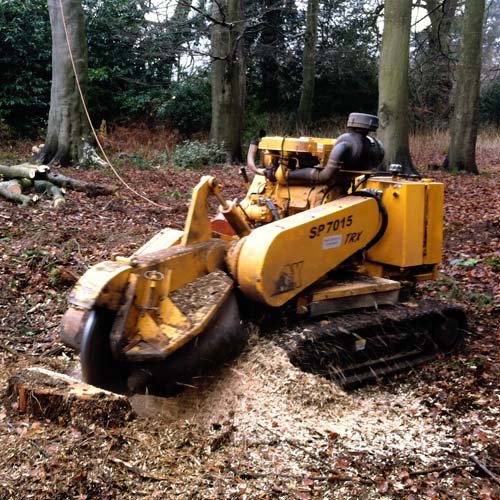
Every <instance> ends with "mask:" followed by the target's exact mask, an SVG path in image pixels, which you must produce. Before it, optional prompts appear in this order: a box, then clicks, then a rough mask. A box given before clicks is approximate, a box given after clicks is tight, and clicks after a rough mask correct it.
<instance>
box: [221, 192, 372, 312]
mask: <svg viewBox="0 0 500 500" xmlns="http://www.w3.org/2000/svg"><path fill="white" fill-rule="evenodd" d="M380 224H381V221H380V217H379V213H378V210H377V202H376V201H375V200H374V199H371V198H361V197H357V196H347V197H344V198H341V199H338V200H335V201H331V202H329V203H326V204H323V205H319V206H317V207H315V208H312V209H310V210H306V211H304V212H302V213H298V214H295V215H291V216H290V217H286V218H285V219H281V220H278V221H275V222H272V223H270V224H266V225H264V226H262V227H259V228H257V229H255V230H254V231H252V233H251V234H250V235H249V236H246V237H245V238H243V239H242V240H241V242H240V243H239V244H238V246H237V249H236V251H235V255H232V256H231V257H230V259H229V268H230V271H231V272H232V274H233V276H234V277H235V278H236V282H237V283H238V286H239V287H240V289H241V290H242V291H243V293H244V294H245V296H247V297H248V298H250V299H252V300H255V301H258V302H263V303H265V304H267V305H270V306H275V307H276V306H281V305H283V304H284V303H286V302H288V301H289V300H290V299H291V298H293V297H295V296H296V295H297V294H298V293H300V292H301V291H302V290H304V289H305V288H306V287H308V286H310V285H311V284H313V283H315V282H316V281H317V280H319V279H320V278H322V277H323V276H324V275H325V274H326V273H328V272H329V271H331V270H332V269H334V268H336V267H337V266H338V265H339V264H340V263H341V262H343V261H344V260H346V259H347V258H348V257H350V256H351V255H353V254H354V253H356V252H357V251H358V250H361V249H362V248H364V247H365V246H366V245H367V244H368V243H369V242H370V241H371V240H372V239H373V238H374V236H375V235H376V234H377V230H378V229H379V227H380Z"/></svg>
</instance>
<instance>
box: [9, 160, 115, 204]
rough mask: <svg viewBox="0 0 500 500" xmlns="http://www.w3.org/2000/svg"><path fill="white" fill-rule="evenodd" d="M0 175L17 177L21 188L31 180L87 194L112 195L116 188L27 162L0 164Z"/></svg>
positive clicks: (28, 185)
mask: <svg viewBox="0 0 500 500" xmlns="http://www.w3.org/2000/svg"><path fill="white" fill-rule="evenodd" d="M0 176H3V177H5V178H6V179H19V182H20V183H21V186H22V187H23V188H24V187H31V185H32V181H33V180H34V181H35V183H36V181H46V182H47V183H50V184H53V185H54V186H59V187H62V188H69V189H72V190H73V191H81V192H84V193H87V194H88V195H89V196H101V195H103V196H106V195H112V194H115V193H116V191H117V190H118V188H117V187H116V186H112V185H103V184H95V183H94V182H87V181H82V180H80V179H74V178H73V177H67V176H65V175H62V174H55V173H52V172H50V171H49V167H48V166H47V165H31V164H29V163H24V164H22V165H13V166H11V167H7V166H5V165H0ZM40 186H42V184H40ZM51 193H52V195H54V194H56V191H54V190H52V189H51Z"/></svg>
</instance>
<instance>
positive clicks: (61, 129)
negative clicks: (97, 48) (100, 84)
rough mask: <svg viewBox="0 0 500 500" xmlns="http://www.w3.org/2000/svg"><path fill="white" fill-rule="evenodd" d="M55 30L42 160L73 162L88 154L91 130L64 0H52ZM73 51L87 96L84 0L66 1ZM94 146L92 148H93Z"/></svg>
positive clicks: (50, 12)
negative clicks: (47, 119)
mask: <svg viewBox="0 0 500 500" xmlns="http://www.w3.org/2000/svg"><path fill="white" fill-rule="evenodd" d="M48 6H49V14H50V25H51V29H52V87H51V95H50V111H49V122H48V126H47V137H46V140H45V146H44V147H43V148H42V150H41V152H40V154H39V156H38V160H39V161H41V162H42V163H44V164H60V165H70V164H72V163H78V162H80V161H81V160H82V159H84V158H85V156H86V155H88V151H89V143H90V140H89V137H90V129H89V124H88V121H87V118H86V116H85V114H84V110H83V105H82V101H81V98H80V95H79V93H78V88H77V85H76V80H75V76H74V72H73V67H72V64H71V59H70V54H69V50H68V45H67V41H66V34H65V30H64V25H63V18H62V12H61V4H60V0H48ZM62 6H63V10H64V17H65V19H66V25H67V29H68V35H69V41H70V45H71V51H72V53H73V56H74V59H75V65H76V70H77V74H78V79H79V81H80V85H81V88H82V91H83V94H84V96H86V92H87V84H88V63H87V41H86V34H85V19H84V13H83V8H82V4H81V1H80V0H62ZM91 149H92V148H91Z"/></svg>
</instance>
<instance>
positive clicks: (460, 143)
mask: <svg viewBox="0 0 500 500" xmlns="http://www.w3.org/2000/svg"><path fill="white" fill-rule="evenodd" d="M484 6H485V2H484V0H467V2H465V12H464V25H463V31H462V43H461V49H460V59H459V62H458V67H457V89H456V93H455V103H454V104H455V107H454V111H453V119H452V124H451V138H450V149H449V152H448V158H447V161H446V162H445V164H447V166H448V168H450V169H451V170H464V171H467V172H471V173H474V174H478V173H479V171H478V169H477V164H476V142H477V132H478V127H479V85H480V76H481V45H482V39H483V18H484Z"/></svg>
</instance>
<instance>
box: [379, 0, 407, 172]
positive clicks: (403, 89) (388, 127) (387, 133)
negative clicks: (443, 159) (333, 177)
mask: <svg viewBox="0 0 500 500" xmlns="http://www.w3.org/2000/svg"><path fill="white" fill-rule="evenodd" d="M410 22H411V0H386V2H385V14H384V33H383V36H382V52H381V56H380V70H379V80H378V89H379V97H378V99H379V100H378V114H379V119H380V128H379V132H378V135H379V137H380V138H381V139H382V141H383V142H384V146H385V165H386V167H387V166H388V165H390V164H391V163H397V164H400V165H402V166H403V169H404V171H406V172H411V173H416V170H415V167H414V166H413V163H412V161H411V156H410V145H409V137H408V136H409V131H410V120H409V113H408V66H409V51H410Z"/></svg>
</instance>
